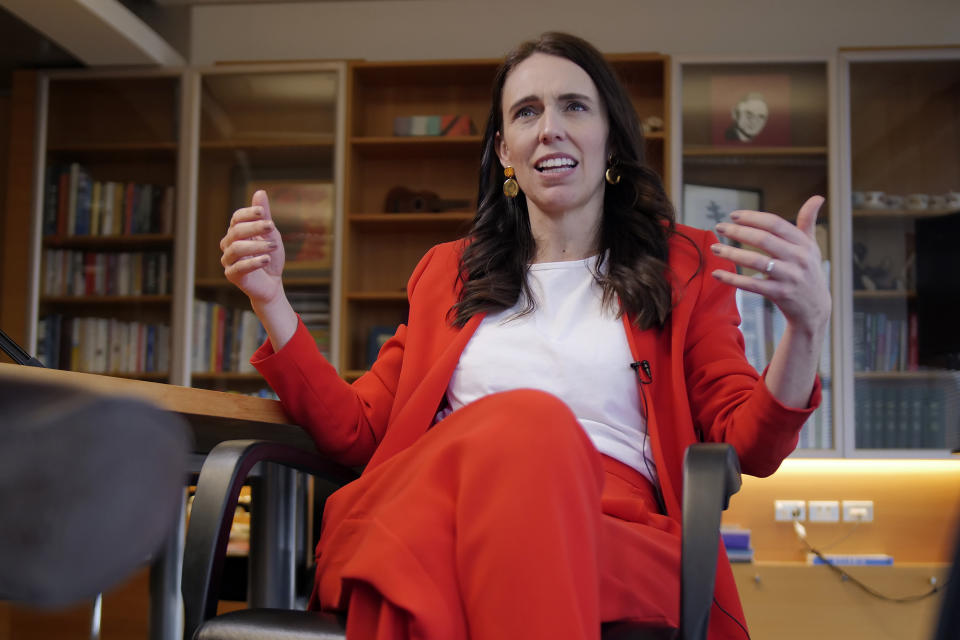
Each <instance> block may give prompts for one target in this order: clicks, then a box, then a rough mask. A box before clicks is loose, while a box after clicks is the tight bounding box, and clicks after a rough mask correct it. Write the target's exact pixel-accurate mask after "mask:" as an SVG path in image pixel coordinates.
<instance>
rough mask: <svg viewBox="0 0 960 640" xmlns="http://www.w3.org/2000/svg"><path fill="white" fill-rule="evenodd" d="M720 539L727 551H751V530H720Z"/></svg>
mask: <svg viewBox="0 0 960 640" xmlns="http://www.w3.org/2000/svg"><path fill="white" fill-rule="evenodd" d="M720 537H721V538H722V539H723V545H724V546H725V547H726V548H727V551H730V550H731V549H750V530H749V529H720Z"/></svg>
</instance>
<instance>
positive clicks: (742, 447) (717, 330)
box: [252, 225, 820, 626]
mask: <svg viewBox="0 0 960 640" xmlns="http://www.w3.org/2000/svg"><path fill="white" fill-rule="evenodd" d="M678 230H679V231H680V232H681V233H682V234H684V235H685V236H687V237H688V238H690V239H691V240H692V241H693V242H691V241H690V240H688V239H686V238H684V237H683V236H681V235H675V236H674V237H673V238H672V239H671V241H670V259H669V265H670V269H669V275H670V278H671V280H672V284H673V286H674V299H675V306H674V308H673V312H672V314H671V316H670V320H669V323H668V325H667V326H666V327H665V328H664V329H662V330H659V329H651V330H646V331H641V330H638V329H637V328H636V327H634V326H633V325H632V323H631V321H630V318H628V317H626V316H624V329H625V331H626V333H627V339H628V342H629V344H630V349H631V352H632V354H633V358H634V360H647V361H648V362H649V363H650V365H651V373H652V378H653V382H652V383H651V384H648V385H645V391H646V392H647V400H648V402H647V404H648V423H647V429H648V433H649V436H650V440H651V446H652V450H653V455H654V459H655V462H656V468H657V472H658V475H659V479H660V483H661V488H662V491H663V496H664V500H665V503H666V508H667V514H668V515H669V516H670V517H672V518H674V519H676V520H677V521H678V522H679V521H680V517H681V507H680V504H681V496H682V461H683V454H684V451H685V450H686V448H687V447H688V446H689V445H690V444H692V443H694V442H697V441H700V440H703V441H709V442H728V443H730V444H732V445H733V446H734V448H735V449H736V451H737V454H738V455H739V458H740V465H741V468H742V470H743V472H744V473H748V474H751V475H757V476H767V475H770V474H771V473H773V472H774V471H775V470H776V469H777V467H779V465H780V463H781V462H782V460H783V459H784V458H785V457H786V456H787V455H788V454H789V453H790V452H791V451H793V449H794V448H795V447H796V444H797V438H798V434H799V431H800V428H801V427H802V426H803V423H804V421H805V420H806V418H807V417H808V416H809V414H810V413H811V412H812V411H813V409H814V408H815V407H816V406H817V405H818V404H819V401H820V383H819V380H818V381H817V382H816V384H815V386H814V390H813V393H812V395H811V398H810V402H809V407H808V408H806V409H802V410H798V409H792V408H788V407H785V406H783V405H782V404H781V403H779V402H778V401H777V400H776V399H775V398H774V397H773V396H772V395H771V394H770V392H769V391H768V390H767V387H766V385H765V384H764V382H763V380H762V378H761V377H760V376H758V374H757V372H756V371H755V370H754V369H753V368H752V367H751V366H750V364H749V363H748V362H747V360H746V357H745V356H744V347H743V336H742V334H741V333H740V330H739V322H740V317H739V314H738V313H737V308H736V303H735V295H734V289H733V288H731V287H730V286H728V285H725V284H723V283H721V282H719V281H717V280H716V279H715V278H713V277H712V276H711V275H710V274H711V272H713V271H714V270H715V269H717V268H723V269H730V268H731V264H730V263H729V262H727V261H724V260H722V259H720V258H718V257H716V256H714V255H713V253H712V252H711V251H710V250H709V247H710V245H711V244H712V243H713V242H715V241H716V237H715V236H714V235H713V234H711V233H709V232H705V231H701V230H698V229H693V228H690V227H685V226H682V225H678ZM694 243H695V244H696V247H695V246H694ZM463 246H464V245H463V241H459V242H453V243H447V244H441V245H437V246H435V247H433V248H432V249H431V250H430V251H429V252H428V253H427V254H426V255H425V256H424V257H423V259H422V260H421V261H420V264H419V265H417V267H416V269H415V270H414V272H413V275H412V276H411V277H410V280H409V283H408V285H407V294H408V297H409V301H410V316H409V321H408V323H407V325H401V326H400V327H399V328H398V330H397V333H396V335H395V336H394V337H393V338H391V339H390V340H389V341H388V342H387V343H386V344H385V345H384V346H383V348H382V349H381V351H380V355H379V357H378V358H377V361H376V362H375V363H374V365H373V367H372V369H371V370H370V371H369V372H368V373H366V374H365V375H363V376H362V377H361V378H359V379H358V380H357V381H356V382H354V383H353V384H352V385H349V384H347V383H345V382H344V381H343V380H342V379H341V378H340V377H339V375H338V374H337V372H336V370H335V369H334V368H333V367H332V366H331V365H330V364H329V363H327V362H326V360H324V359H323V357H322V356H321V355H320V354H319V352H318V351H317V349H316V346H315V343H314V341H313V339H312V338H311V336H310V335H309V333H307V331H306V329H305V328H304V326H303V324H302V323H301V324H300V326H299V328H298V329H297V332H296V334H295V335H294V336H293V338H292V339H291V340H290V342H288V343H287V345H285V346H284V348H283V349H281V351H280V352H278V353H276V354H274V353H273V351H272V349H271V348H270V343H269V342H267V344H265V345H264V346H263V347H261V348H260V350H258V351H257V353H256V354H254V357H253V359H252V362H253V364H254V365H255V366H256V367H257V369H258V370H260V371H261V373H263V375H264V377H265V378H266V380H267V381H268V382H269V383H270V385H271V386H272V387H273V388H274V389H275V390H276V391H277V393H278V394H279V396H280V398H281V400H282V402H283V406H284V409H285V410H286V411H287V413H288V415H289V416H290V417H291V419H292V420H294V421H295V422H296V423H298V424H300V425H302V426H303V427H304V428H305V429H306V430H307V431H308V432H309V433H310V434H311V436H312V438H313V439H314V441H315V442H316V444H317V447H318V449H319V450H320V451H323V452H325V453H327V454H329V455H330V456H332V457H333V458H335V459H337V460H339V461H341V462H343V463H345V464H350V465H358V464H366V465H367V469H371V468H373V467H375V466H376V465H377V464H379V463H380V462H382V461H384V460H386V459H387V458H389V457H390V456H392V455H393V454H395V453H397V452H399V451H402V450H403V449H405V448H406V447H408V446H410V445H411V444H412V443H413V442H414V441H416V439H417V438H418V437H420V436H421V435H422V434H423V433H424V432H426V430H427V429H428V428H429V427H430V426H431V424H432V423H433V419H434V416H435V415H436V413H437V410H438V408H439V407H440V405H441V402H442V400H443V398H444V394H445V392H446V389H447V385H448V383H449V381H450V378H451V376H452V375H453V371H454V368H455V367H456V365H457V362H458V360H459V358H460V354H461V352H462V351H463V349H464V347H465V346H466V344H467V342H468V341H469V340H470V337H471V336H472V335H473V333H474V331H475V330H476V328H477V325H478V324H479V323H480V321H481V320H482V315H481V314H478V315H476V316H474V317H473V318H471V319H470V321H469V322H467V324H466V326H464V327H463V328H462V329H457V328H454V327H451V326H450V324H449V322H448V321H447V311H448V310H449V309H450V307H451V306H452V305H453V304H454V303H455V302H456V299H457V289H456V277H457V273H458V261H459V256H460V251H461V250H462V247H463ZM701 260H702V261H703V263H702V264H701ZM718 569H719V571H718V574H717V589H716V591H717V596H718V601H719V602H720V603H721V604H722V605H723V606H724V608H726V609H728V610H730V611H731V612H737V613H739V611H740V607H739V602H738V599H737V595H736V586H735V584H734V581H733V574H732V572H731V570H730V566H729V563H728V562H727V560H726V557H725V556H723V557H722V558H721V561H720V563H719V566H718ZM714 617H716V616H714ZM741 617H742V614H741ZM711 626H713V625H711Z"/></svg>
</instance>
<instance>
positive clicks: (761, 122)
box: [710, 74, 790, 147]
mask: <svg viewBox="0 0 960 640" xmlns="http://www.w3.org/2000/svg"><path fill="white" fill-rule="evenodd" d="M710 118H711V127H710V128H711V133H712V140H713V144H715V145H723V146H753V147H762V146H772V147H779V146H789V145H790V76H788V75H787V74H744V75H716V76H713V77H712V78H711V79H710Z"/></svg>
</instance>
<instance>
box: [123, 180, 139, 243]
mask: <svg viewBox="0 0 960 640" xmlns="http://www.w3.org/2000/svg"><path fill="white" fill-rule="evenodd" d="M126 191H127V193H126V196H125V197H124V199H123V233H124V234H127V235H129V234H131V233H133V212H134V211H135V209H134V205H135V204H136V202H134V201H135V200H136V194H137V185H136V184H134V183H133V182H128V183H127V189H126Z"/></svg>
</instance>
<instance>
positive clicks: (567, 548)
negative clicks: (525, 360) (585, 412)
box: [311, 390, 680, 640]
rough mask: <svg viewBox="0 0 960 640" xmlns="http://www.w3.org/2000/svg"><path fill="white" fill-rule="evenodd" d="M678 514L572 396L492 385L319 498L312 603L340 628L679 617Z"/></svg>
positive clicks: (397, 633)
mask: <svg viewBox="0 0 960 640" xmlns="http://www.w3.org/2000/svg"><path fill="white" fill-rule="evenodd" d="M679 576H680V530H679V525H677V523H675V522H674V521H673V520H670V519H669V518H667V517H665V516H662V515H660V514H658V513H657V506H656V500H655V497H654V493H653V488H652V486H651V484H650V483H649V482H648V481H647V480H646V479H645V478H644V477H643V476H642V475H640V474H639V473H637V472H636V471H635V470H633V469H631V468H630V467H628V466H626V465H623V464H621V463H619V462H617V461H615V460H613V459H611V458H608V457H606V456H602V455H601V454H600V453H598V452H597V450H596V449H595V448H594V446H593V444H592V443H591V442H590V440H589V438H587V436H586V434H585V433H584V432H583V429H582V427H581V426H580V424H579V423H578V422H577V420H576V418H575V417H574V416H573V414H572V413H571V412H570V410H569V409H568V408H567V407H566V405H564V404H563V403H562V402H561V401H559V400H558V399H556V398H555V397H553V396H551V395H549V394H546V393H543V392H539V391H531V390H519V391H511V392H506V393H499V394H495V395H492V396H488V397H486V398H483V399H481V400H478V401H477V402H474V403H473V404H470V405H468V406H467V407H464V408H463V409H461V410H459V411H456V412H454V413H453V414H451V415H450V416H448V417H447V418H446V419H444V420H443V421H441V422H440V423H438V424H436V425H435V426H433V427H432V428H431V429H430V430H429V431H427V433H426V434H425V435H424V436H422V437H421V438H420V439H419V440H418V441H417V442H416V443H415V444H414V445H413V446H411V447H410V448H409V449H407V450H405V451H403V452H401V453H399V454H397V455H395V456H393V457H392V458H390V459H389V460H387V461H385V462H384V463H383V464H381V465H379V466H378V467H376V468H374V469H372V470H370V471H369V472H368V473H365V474H364V475H363V476H362V477H361V478H360V479H358V480H357V481H355V482H353V483H351V484H349V485H347V486H346V487H344V488H343V489H341V490H339V491H338V492H336V493H335V494H334V495H333V496H331V497H330V499H329V500H328V501H327V506H326V508H325V512H324V524H323V531H322V535H321V540H320V543H319V545H318V546H317V578H316V583H315V585H314V593H313V597H312V598H311V607H312V608H323V609H334V610H343V609H348V615H347V638H348V639H349V640H367V639H374V638H375V639H378V640H384V639H394V638H395V639H403V638H423V639H426V640H433V639H436V640H466V639H467V638H470V639H472V640H487V639H490V640H492V639H494V638H497V639H503V638H555V639H558V640H559V639H563V638H571V639H574V638H575V639H577V640H584V639H589V638H599V636H600V622H601V621H607V620H621V619H640V620H658V621H667V622H669V623H671V624H676V623H677V620H678V618H679Z"/></svg>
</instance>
